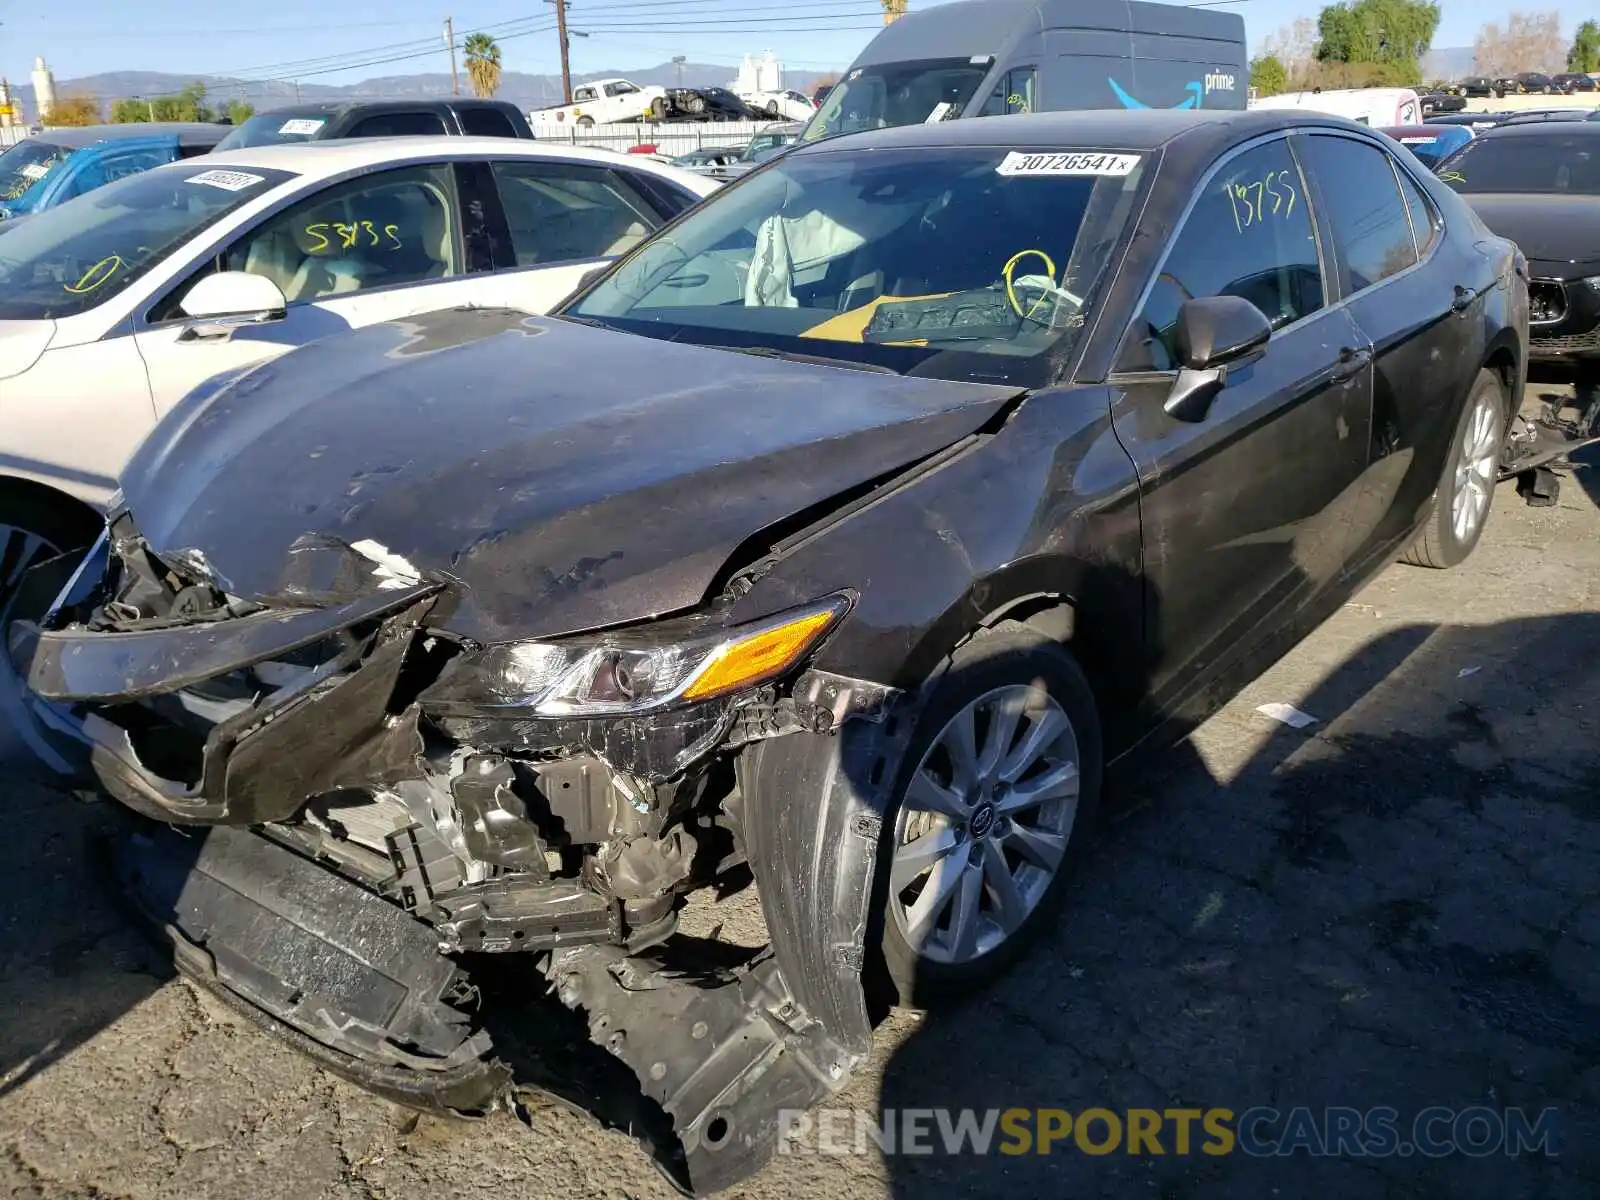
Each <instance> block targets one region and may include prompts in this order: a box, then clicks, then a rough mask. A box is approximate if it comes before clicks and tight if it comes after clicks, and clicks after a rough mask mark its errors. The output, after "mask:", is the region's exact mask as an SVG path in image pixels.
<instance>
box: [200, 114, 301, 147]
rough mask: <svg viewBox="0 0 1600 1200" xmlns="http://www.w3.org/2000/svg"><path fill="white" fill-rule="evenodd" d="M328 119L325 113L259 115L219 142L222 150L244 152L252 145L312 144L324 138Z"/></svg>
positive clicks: (235, 128) (236, 127)
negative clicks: (323, 132)
mask: <svg viewBox="0 0 1600 1200" xmlns="http://www.w3.org/2000/svg"><path fill="white" fill-rule="evenodd" d="M327 125H328V117H327V116H326V115H325V114H323V113H308V114H304V115H301V116H296V115H294V114H293V113H281V112H279V113H258V114H256V115H255V116H253V117H251V118H250V119H249V120H248V121H246V122H245V123H244V124H243V125H236V126H235V127H234V130H233V132H232V133H230V134H229V135H228V136H227V137H225V138H223V139H222V140H221V141H220V142H218V143H217V146H216V150H213V151H212V153H216V152H217V151H221V150H244V149H247V148H248V147H250V146H281V145H283V144H284V143H285V142H310V141H314V140H315V139H317V138H319V137H321V136H322V131H323V130H324V129H325V128H327Z"/></svg>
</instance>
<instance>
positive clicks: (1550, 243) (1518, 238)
mask: <svg viewBox="0 0 1600 1200" xmlns="http://www.w3.org/2000/svg"><path fill="white" fill-rule="evenodd" d="M1461 198H1462V199H1463V200H1465V201H1467V203H1469V204H1471V205H1472V207H1473V209H1474V210H1475V211H1476V212H1477V214H1478V216H1480V217H1482V218H1483V223H1484V224H1485V225H1487V226H1488V227H1489V228H1490V229H1492V230H1493V231H1494V232H1495V233H1497V234H1499V235H1500V236H1501V237H1503V238H1509V239H1510V240H1511V241H1513V242H1515V243H1516V244H1517V249H1519V250H1521V251H1522V253H1523V254H1524V255H1525V256H1526V257H1527V259H1528V261H1529V263H1530V264H1541V263H1542V264H1547V265H1548V266H1550V267H1557V266H1559V265H1560V264H1564V263H1565V264H1571V263H1583V264H1587V263H1592V262H1595V261H1600V196H1538V195H1502V194H1488V193H1486V194H1483V195H1477V196H1474V195H1463V196H1462V197H1461ZM1533 273H1534V274H1535V275H1541V274H1547V273H1548V272H1547V271H1541V270H1539V269H1538V267H1537V265H1535V268H1534V272H1533ZM1557 274H1558V275H1559V276H1560V277H1562V278H1567V277H1569V273H1568V272H1557Z"/></svg>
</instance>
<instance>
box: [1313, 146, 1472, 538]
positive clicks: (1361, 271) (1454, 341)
mask: <svg viewBox="0 0 1600 1200" xmlns="http://www.w3.org/2000/svg"><path fill="white" fill-rule="evenodd" d="M1297 144H1298V145H1299V146H1300V147H1301V149H1302V153H1303V157H1304V161H1305V165H1306V171H1307V174H1308V175H1309V176H1310V178H1311V183H1312V186H1313V187H1314V188H1315V189H1316V195H1317V197H1318V205H1317V208H1318V211H1319V213H1320V214H1321V216H1322V218H1323V222H1324V226H1325V228H1326V230H1327V234H1328V240H1329V242H1330V243H1331V245H1332V248H1333V254H1334V260H1335V265H1334V270H1335V272H1336V275H1337V280H1338V283H1339V289H1340V292H1341V294H1342V295H1343V296H1344V297H1345V303H1346V307H1347V308H1348V309H1349V310H1350V314H1351V316H1352V317H1353V318H1354V320H1355V322H1356V324H1357V326H1358V327H1359V328H1360V329H1361V331H1362V334H1363V335H1364V336H1365V337H1366V338H1367V339H1368V340H1369V341H1370V342H1371V343H1372V346H1373V393H1372V421H1371V437H1372V442H1371V447H1370V450H1369V453H1368V466H1367V470H1366V472H1365V474H1364V476H1363V487H1362V492H1361V495H1360V498H1359V501H1358V503H1355V504H1353V505H1351V506H1350V510H1349V513H1350V518H1351V521H1352V527H1351V536H1352V539H1353V542H1354V544H1353V546H1352V552H1353V557H1355V558H1357V559H1364V558H1367V557H1370V556H1372V555H1375V554H1389V553H1393V552H1394V547H1393V545H1392V543H1393V542H1394V541H1395V539H1397V538H1400V537H1402V536H1404V535H1405V534H1407V533H1408V532H1409V531H1410V530H1411V529H1412V527H1413V526H1414V525H1415V523H1416V520H1417V519H1418V517H1419V516H1420V514H1421V513H1422V512H1423V511H1424V510H1425V509H1426V507H1427V506H1428V505H1429V504H1430V503H1431V501H1432V496H1433V491H1434V488H1435V486H1437V484H1438V482H1439V467H1440V464H1441V463H1442V462H1443V461H1444V454H1445V452H1446V449H1447V447H1448V445H1449V443H1450V439H1451V437H1452V435H1453V434H1454V432H1455V424H1456V419H1457V413H1458V406H1459V404H1460V402H1461V401H1462V400H1463V399H1464V397H1465V396H1466V394H1467V390H1468V389H1469V388H1470V386H1471V384H1472V380H1473V377H1474V376H1475V375H1476V373H1477V367H1478V362H1479V360H1478V359H1477V358H1475V357H1473V353H1472V352H1473V351H1474V350H1475V347H1474V346H1473V345H1472V333H1473V331H1474V329H1475V328H1476V326H1475V324H1474V323H1472V322H1469V321H1466V320H1463V319H1462V318H1461V317H1460V316H1458V315H1456V314H1455V313H1454V312H1453V311H1452V309H1453V305H1454V303H1455V299H1456V292H1455V287H1454V285H1456V284H1460V285H1461V286H1462V289H1463V292H1465V293H1467V294H1471V293H1472V292H1473V291H1474V290H1475V289H1476V288H1477V287H1478V286H1480V285H1481V282H1482V281H1474V280H1472V279H1469V278H1467V277H1466V275H1465V273H1463V274H1462V277H1461V278H1457V277H1456V271H1455V270H1454V269H1453V268H1452V266H1451V264H1450V263H1448V262H1442V261H1436V255H1437V254H1438V253H1439V252H1441V250H1442V249H1443V236H1442V219H1441V217H1440V215H1439V213H1438V212H1437V210H1435V209H1434V207H1433V205H1432V204H1431V203H1430V202H1429V201H1428V199H1427V197H1426V195H1425V194H1424V192H1423V191H1422V189H1421V188H1420V187H1418V186H1417V184H1416V183H1415V182H1413V181H1412V179H1411V177H1410V173H1409V171H1408V169H1407V168H1406V167H1405V165H1404V164H1403V163H1402V162H1401V161H1400V160H1399V159H1398V158H1397V157H1396V156H1394V155H1392V154H1390V153H1389V152H1388V151H1387V150H1385V149H1383V148H1382V147H1380V146H1378V145H1376V144H1375V143H1373V142H1369V141H1367V140H1366V139H1364V138H1361V137H1359V136H1347V135H1341V134H1338V133H1333V132H1329V133H1315V134H1310V135H1306V136H1303V137H1301V138H1299V139H1298V140H1297ZM1462 270H1463V272H1465V271H1466V267H1465V265H1463V268H1462Z"/></svg>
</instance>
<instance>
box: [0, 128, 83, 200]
mask: <svg viewBox="0 0 1600 1200" xmlns="http://www.w3.org/2000/svg"><path fill="white" fill-rule="evenodd" d="M71 153H72V151H71V150H69V149H67V148H66V147H65V146H52V145H50V144H49V143H48V142H40V141H35V140H34V139H33V138H27V139H26V140H24V141H20V142H18V143H17V144H16V145H15V146H13V147H11V149H9V150H7V151H6V152H5V153H4V154H0V204H10V203H11V202H12V201H14V200H21V199H22V197H23V196H24V194H26V193H27V192H29V191H32V190H33V189H34V188H36V187H38V186H39V184H40V183H41V182H43V180H44V177H45V176H46V175H48V174H50V172H51V171H53V170H55V169H56V168H57V167H58V166H60V165H61V164H62V163H64V162H66V161H67V156H68V155H69V154H71Z"/></svg>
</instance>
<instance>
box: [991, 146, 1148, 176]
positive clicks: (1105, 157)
mask: <svg viewBox="0 0 1600 1200" xmlns="http://www.w3.org/2000/svg"><path fill="white" fill-rule="evenodd" d="M1138 165H1139V156H1138V155H1137V154H1103V153H1099V152H1096V151H1089V152H1087V153H1076V154H1024V153H1022V152H1021V151H1019V150H1013V151H1011V153H1009V154H1007V155H1006V156H1005V158H1003V159H1002V160H1001V161H1000V165H999V166H998V167H996V168H995V173H996V174H999V175H1112V176H1117V175H1128V174H1131V173H1132V171H1133V169H1134V168H1135V167H1136V166H1138Z"/></svg>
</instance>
